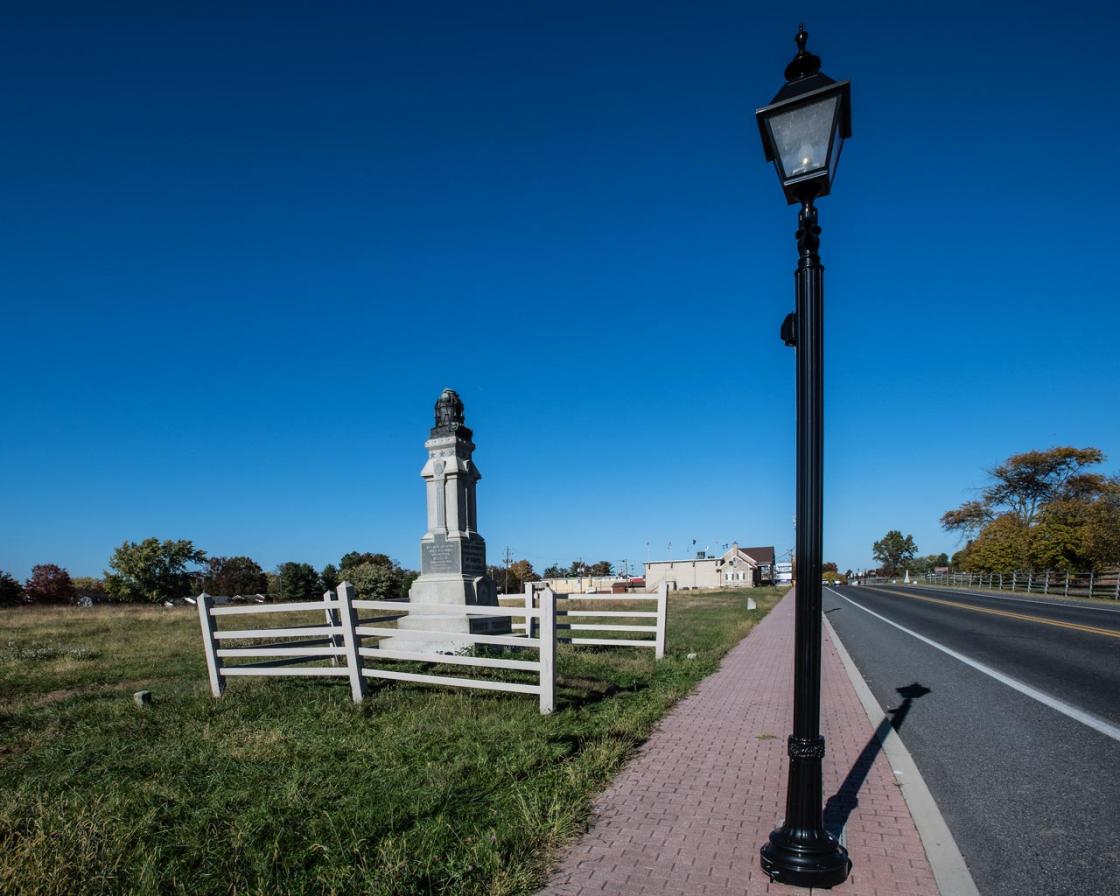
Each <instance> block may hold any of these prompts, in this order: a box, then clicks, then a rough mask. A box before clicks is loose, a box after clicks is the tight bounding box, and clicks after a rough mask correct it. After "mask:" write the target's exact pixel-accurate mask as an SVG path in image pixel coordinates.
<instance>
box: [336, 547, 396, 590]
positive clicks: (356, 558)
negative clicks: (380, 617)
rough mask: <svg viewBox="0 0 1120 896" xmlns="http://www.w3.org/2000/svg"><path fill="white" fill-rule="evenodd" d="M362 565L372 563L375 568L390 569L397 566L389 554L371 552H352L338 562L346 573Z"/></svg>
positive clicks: (344, 555)
mask: <svg viewBox="0 0 1120 896" xmlns="http://www.w3.org/2000/svg"><path fill="white" fill-rule="evenodd" d="M361 563H372V564H373V565H374V566H384V567H386V568H388V569H391V568H392V567H394V566H396V565H397V564H396V562H395V561H394V560H392V559H391V558H390V557H389V555H388V554H372V553H370V552H369V551H350V552H349V553H347V554H343V555H342V559H341V560H339V561H338V567H339V569H340V570H341V571H342V572H346V570H348V569H349V568H350V567H351V566H358V565H359V564H361ZM371 600H372V598H371Z"/></svg>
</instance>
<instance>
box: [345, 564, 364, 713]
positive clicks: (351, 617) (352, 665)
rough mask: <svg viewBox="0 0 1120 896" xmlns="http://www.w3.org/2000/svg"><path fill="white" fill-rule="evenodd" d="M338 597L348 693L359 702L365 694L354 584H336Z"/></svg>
mask: <svg viewBox="0 0 1120 896" xmlns="http://www.w3.org/2000/svg"><path fill="white" fill-rule="evenodd" d="M338 599H339V601H341V603H342V606H340V607H339V608H338V615H339V618H340V621H341V622H342V634H343V645H342V646H343V647H344V648H345V649H346V666H347V668H349V670H350V694H351V695H352V696H353V698H354V702H355V703H361V702H362V700H363V699H365V696H366V679H365V676H363V675H362V657H361V654H359V653H358V636H357V633H356V632H355V631H354V629H355V628H357V627H358V613H357V611H356V610H355V609H354V586H353V585H351V584H350V583H349V582H342V583H341V584H340V585H339V586H338Z"/></svg>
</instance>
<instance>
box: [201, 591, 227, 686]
mask: <svg viewBox="0 0 1120 896" xmlns="http://www.w3.org/2000/svg"><path fill="white" fill-rule="evenodd" d="M213 606H214V598H212V597H211V596H210V595H209V594H207V593H206V592H205V591H204V592H202V594H200V595H199V596H198V618H199V620H200V621H201V622H202V647H203V649H204V650H205V651H206V671H207V672H209V673H210V693H211V694H213V695H214V696H215V697H220V696H222V692H223V691H224V690H225V689H226V678H225V676H224V675H222V670H221V667H220V666H219V664H218V654H217V653H216V652H215V650H214V632H215V631H216V630H217V628H218V624H217V622H215V620H214V617H213V616H212V615H211V613H210V609H211V607H213Z"/></svg>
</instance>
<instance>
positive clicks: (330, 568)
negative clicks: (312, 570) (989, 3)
mask: <svg viewBox="0 0 1120 896" xmlns="http://www.w3.org/2000/svg"><path fill="white" fill-rule="evenodd" d="M319 580H320V581H321V582H322V583H323V590H324V591H334V589H335V588H337V587H338V583H339V582H341V581H342V579H340V578H339V575H338V569H337V568H336V567H335V565H334V564H333V563H328V564H327V565H326V566H324V567H323V571H322V572H321V573H319Z"/></svg>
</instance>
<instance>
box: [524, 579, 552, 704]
mask: <svg viewBox="0 0 1120 896" xmlns="http://www.w3.org/2000/svg"><path fill="white" fill-rule="evenodd" d="M529 594H530V598H529V600H530V603H531V602H532V596H531V595H532V592H529ZM540 639H541V646H540V663H541V715H548V714H549V713H550V712H552V711H553V710H554V709H556V595H555V594H553V593H552V589H551V588H545V589H544V591H542V592H541V624H540Z"/></svg>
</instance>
